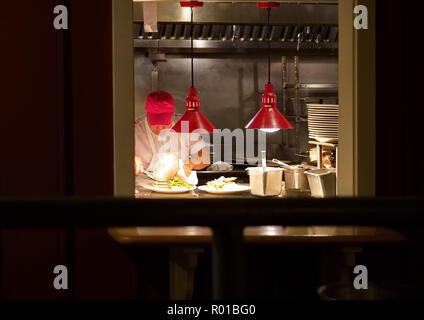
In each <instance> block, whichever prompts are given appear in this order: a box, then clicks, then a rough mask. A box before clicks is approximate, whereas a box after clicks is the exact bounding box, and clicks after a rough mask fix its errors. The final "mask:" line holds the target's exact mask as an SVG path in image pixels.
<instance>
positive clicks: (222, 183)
mask: <svg viewBox="0 0 424 320" xmlns="http://www.w3.org/2000/svg"><path fill="white" fill-rule="evenodd" d="M236 180H237V178H235V177H224V176H222V177H220V178H218V179H215V180H211V181H208V182H207V183H206V185H204V186H200V187H199V190H202V191H205V192H208V193H215V194H232V193H238V192H244V191H247V190H250V187H249V186H245V185H241V184H237V183H236V182H235V181H236Z"/></svg>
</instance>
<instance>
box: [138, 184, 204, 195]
mask: <svg viewBox="0 0 424 320" xmlns="http://www.w3.org/2000/svg"><path fill="white" fill-rule="evenodd" d="M143 188H145V189H147V190H150V191H154V192H158V193H168V194H169V193H172V194H178V193H186V192H189V191H192V190H195V189H196V186H193V187H191V188H185V187H172V189H166V188H156V187H153V186H148V185H143Z"/></svg>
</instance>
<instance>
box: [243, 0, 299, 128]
mask: <svg viewBox="0 0 424 320" xmlns="http://www.w3.org/2000/svg"><path fill="white" fill-rule="evenodd" d="M279 7H280V4H279V3H278V2H258V8H261V9H266V10H267V16H268V23H267V31H268V36H267V47H268V82H267V83H266V84H265V93H264V94H263V95H262V108H261V109H260V110H259V111H258V113H257V114H256V115H255V116H254V117H253V118H252V120H250V122H249V123H248V124H247V125H246V129H261V130H263V131H265V132H270V133H272V132H276V131H278V130H280V129H293V126H292V125H291V124H290V122H289V121H288V120H287V119H286V118H285V117H284V116H283V114H282V113H281V112H280V111H279V110H278V109H277V95H276V94H275V93H274V86H273V85H272V84H271V25H270V15H271V9H273V8H279Z"/></svg>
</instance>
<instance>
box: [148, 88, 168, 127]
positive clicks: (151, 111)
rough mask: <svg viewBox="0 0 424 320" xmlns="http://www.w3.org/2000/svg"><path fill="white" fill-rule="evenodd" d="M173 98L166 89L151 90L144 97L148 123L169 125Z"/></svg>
mask: <svg viewBox="0 0 424 320" xmlns="http://www.w3.org/2000/svg"><path fill="white" fill-rule="evenodd" d="M174 109H175V104H174V98H172V96H171V95H170V94H169V93H168V92H166V91H153V92H151V93H150V94H149V95H148V96H147V99H146V113H147V120H148V121H149V124H150V125H152V126H154V125H163V126H166V125H169V124H170V123H171V122H172V114H173V113H174Z"/></svg>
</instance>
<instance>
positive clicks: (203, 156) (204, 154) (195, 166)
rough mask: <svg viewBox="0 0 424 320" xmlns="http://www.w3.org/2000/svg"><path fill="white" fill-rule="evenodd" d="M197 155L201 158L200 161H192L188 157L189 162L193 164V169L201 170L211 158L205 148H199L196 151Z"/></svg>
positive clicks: (207, 164)
mask: <svg viewBox="0 0 424 320" xmlns="http://www.w3.org/2000/svg"><path fill="white" fill-rule="evenodd" d="M197 157H198V159H201V160H202V161H201V162H200V163H199V162H198V161H195V162H194V163H193V162H192V161H191V159H190V164H191V165H192V166H193V170H202V169H204V168H206V167H208V166H209V165H210V164H211V158H210V155H209V151H208V150H207V148H203V149H201V150H200V151H199V152H198V154H197Z"/></svg>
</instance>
